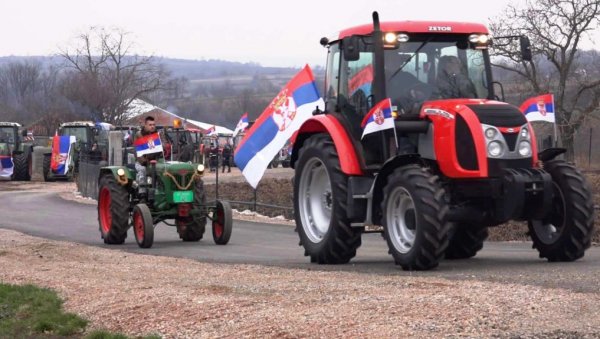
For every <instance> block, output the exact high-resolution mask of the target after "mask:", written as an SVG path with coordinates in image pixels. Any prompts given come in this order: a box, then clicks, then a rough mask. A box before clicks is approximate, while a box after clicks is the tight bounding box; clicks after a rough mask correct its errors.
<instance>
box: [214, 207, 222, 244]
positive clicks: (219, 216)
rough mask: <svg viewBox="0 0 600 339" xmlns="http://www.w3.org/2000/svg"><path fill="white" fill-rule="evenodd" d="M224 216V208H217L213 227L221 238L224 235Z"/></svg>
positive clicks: (216, 234)
mask: <svg viewBox="0 0 600 339" xmlns="http://www.w3.org/2000/svg"><path fill="white" fill-rule="evenodd" d="M223 218H224V215H223V209H221V208H219V209H217V219H216V220H215V221H213V229H214V231H215V236H216V237H217V238H220V237H221V236H222V235H223Z"/></svg>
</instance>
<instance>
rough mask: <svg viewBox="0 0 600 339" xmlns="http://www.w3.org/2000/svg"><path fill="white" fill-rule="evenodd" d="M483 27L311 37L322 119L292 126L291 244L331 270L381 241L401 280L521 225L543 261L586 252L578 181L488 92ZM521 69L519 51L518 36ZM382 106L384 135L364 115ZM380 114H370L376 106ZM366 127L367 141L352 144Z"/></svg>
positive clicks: (585, 197)
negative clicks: (318, 52) (493, 232)
mask: <svg viewBox="0 0 600 339" xmlns="http://www.w3.org/2000/svg"><path fill="white" fill-rule="evenodd" d="M490 43H491V39H490V37H489V33H488V30H487V28H486V27H485V26H483V25H480V24H470V23H462V22H461V23H455V22H419V21H399V22H383V23H380V21H379V15H378V14H377V13H376V12H375V13H373V22H372V23H371V24H366V25H362V26H357V27H352V28H349V29H346V30H343V31H341V32H340V34H339V35H338V36H336V37H334V38H331V39H329V38H323V39H321V44H322V45H323V46H324V47H325V48H327V50H328V59H327V71H326V78H325V92H324V93H325V97H324V99H325V109H324V111H320V110H316V111H315V112H314V116H313V117H312V118H310V119H309V120H308V121H306V122H305V123H304V124H303V125H302V126H301V127H300V129H299V131H298V136H297V139H296V141H295V142H294V146H293V147H294V148H293V153H292V159H291V164H292V167H293V168H294V169H295V180H294V209H295V219H296V225H297V227H296V230H297V232H298V234H299V237H300V245H301V246H303V247H304V251H305V255H306V256H309V257H310V260H311V262H315V263H319V264H343V263H347V262H348V261H350V260H351V259H352V258H353V257H354V256H355V255H356V250H357V249H358V248H359V247H360V245H361V237H362V234H363V233H366V232H369V231H371V230H373V231H378V232H382V233H383V237H384V238H385V240H386V242H387V245H388V248H389V253H390V254H391V255H392V257H393V258H394V261H395V263H396V264H397V265H400V266H401V267H402V268H403V269H405V270H428V269H432V268H435V267H436V266H438V264H439V262H440V261H441V260H442V259H444V258H446V259H464V258H470V257H473V256H475V255H476V253H477V252H478V251H479V250H481V249H482V247H483V244H484V240H485V239H486V238H487V236H488V227H493V226H498V225H501V224H503V223H505V222H507V221H509V220H522V221H526V222H527V224H528V228H529V234H530V236H531V239H532V241H533V247H534V248H536V249H537V251H538V252H539V256H540V257H542V258H546V259H547V260H548V261H574V260H577V259H579V258H581V257H583V256H584V253H585V250H586V249H587V248H589V247H590V244H591V237H592V234H593V228H594V223H593V221H594V206H593V200H592V194H591V191H590V187H589V185H588V184H587V183H586V180H585V178H584V177H583V175H582V174H581V172H580V171H579V170H578V169H577V168H576V167H575V166H574V165H573V164H570V163H567V162H565V161H564V160H561V159H559V158H558V156H559V155H560V154H562V153H564V152H565V150H564V149H560V148H550V149H546V150H544V151H541V152H538V150H537V147H536V139H535V134H534V131H533V129H532V127H531V125H530V124H529V123H528V122H527V120H526V119H525V116H524V114H523V113H522V112H521V111H520V110H519V109H518V108H517V107H515V106H513V105H510V104H507V103H504V102H502V101H501V98H498V96H497V94H496V93H495V90H494V81H493V79H492V68H491V63H490V55H489V51H488V48H489V46H490ZM520 44H521V54H522V57H523V59H524V60H531V50H530V44H529V41H528V40H527V38H526V37H521V38H520ZM388 98H389V99H390V100H391V105H390V106H391V109H390V111H391V112H392V114H391V117H392V119H393V124H392V126H391V127H390V128H378V127H376V126H377V125H382V124H383V123H384V122H385V121H386V119H388V118H387V117H386V115H385V114H386V113H385V112H384V111H383V110H373V108H374V107H375V106H376V105H377V104H378V103H381V102H384V100H387V99H388ZM378 107H382V106H378ZM367 123H369V124H371V126H373V130H374V131H375V132H373V133H369V134H366V135H363V133H364V132H365V131H366V130H365V129H364V128H363V126H366V124H367Z"/></svg>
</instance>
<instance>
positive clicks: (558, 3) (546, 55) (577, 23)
mask: <svg viewBox="0 0 600 339" xmlns="http://www.w3.org/2000/svg"><path fill="white" fill-rule="evenodd" d="M599 18H600V0H527V1H525V2H524V3H523V4H522V5H516V4H511V5H508V6H507V8H506V12H505V14H504V15H502V16H499V17H497V18H495V19H493V20H492V24H491V25H490V28H491V30H492V32H493V33H494V35H495V36H516V35H521V34H523V35H527V36H529V37H530V38H531V41H532V52H533V56H534V57H533V60H532V61H531V62H529V61H522V60H521V59H520V58H519V53H518V50H517V49H516V48H515V46H514V45H511V44H496V46H495V52H496V55H500V56H502V58H499V59H496V62H495V64H494V66H496V67H499V68H501V69H504V70H507V71H511V72H514V73H515V74H517V75H519V77H520V79H522V80H524V81H525V82H526V83H527V84H528V85H529V86H530V88H529V90H530V91H529V92H530V93H529V94H542V93H545V92H552V93H554V97H555V113H556V118H557V124H558V128H559V129H560V132H561V137H562V144H563V146H564V147H565V148H567V157H568V158H570V159H572V157H573V155H574V149H573V140H574V135H575V133H576V131H577V129H578V128H579V127H580V126H582V124H583V123H584V122H585V121H586V119H587V118H589V117H590V116H591V115H592V114H596V113H598V111H599V110H600V77H599V73H598V67H597V66H594V67H593V68H590V69H587V70H586V69H582V68H581V66H582V64H583V63H582V61H583V60H582V55H584V54H583V53H582V51H581V50H580V45H581V43H582V42H583V41H586V40H588V41H589V40H590V36H589V33H590V31H592V30H594V29H596V28H597V27H598V24H599V20H600V19H599ZM588 54H589V53H588ZM596 59H597V58H596ZM588 65H590V64H588ZM545 66H547V67H545Z"/></svg>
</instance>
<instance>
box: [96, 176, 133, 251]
mask: <svg viewBox="0 0 600 339" xmlns="http://www.w3.org/2000/svg"><path fill="white" fill-rule="evenodd" d="M99 186H100V187H99V190H98V224H99V227H100V236H101V237H102V239H104V243H105V244H112V245H119V244H122V243H123V242H125V238H127V229H128V228H129V192H127V189H126V188H125V187H123V186H121V185H119V183H117V181H116V180H115V177H114V176H113V175H112V174H107V175H105V176H103V177H102V178H100V183H99Z"/></svg>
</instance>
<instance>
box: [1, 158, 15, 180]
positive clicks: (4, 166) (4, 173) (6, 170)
mask: <svg viewBox="0 0 600 339" xmlns="http://www.w3.org/2000/svg"><path fill="white" fill-rule="evenodd" d="M13 170H14V165H13V161H12V157H11V156H10V155H0V179H3V180H7V179H8V180H10V178H11V177H12V175H13Z"/></svg>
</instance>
